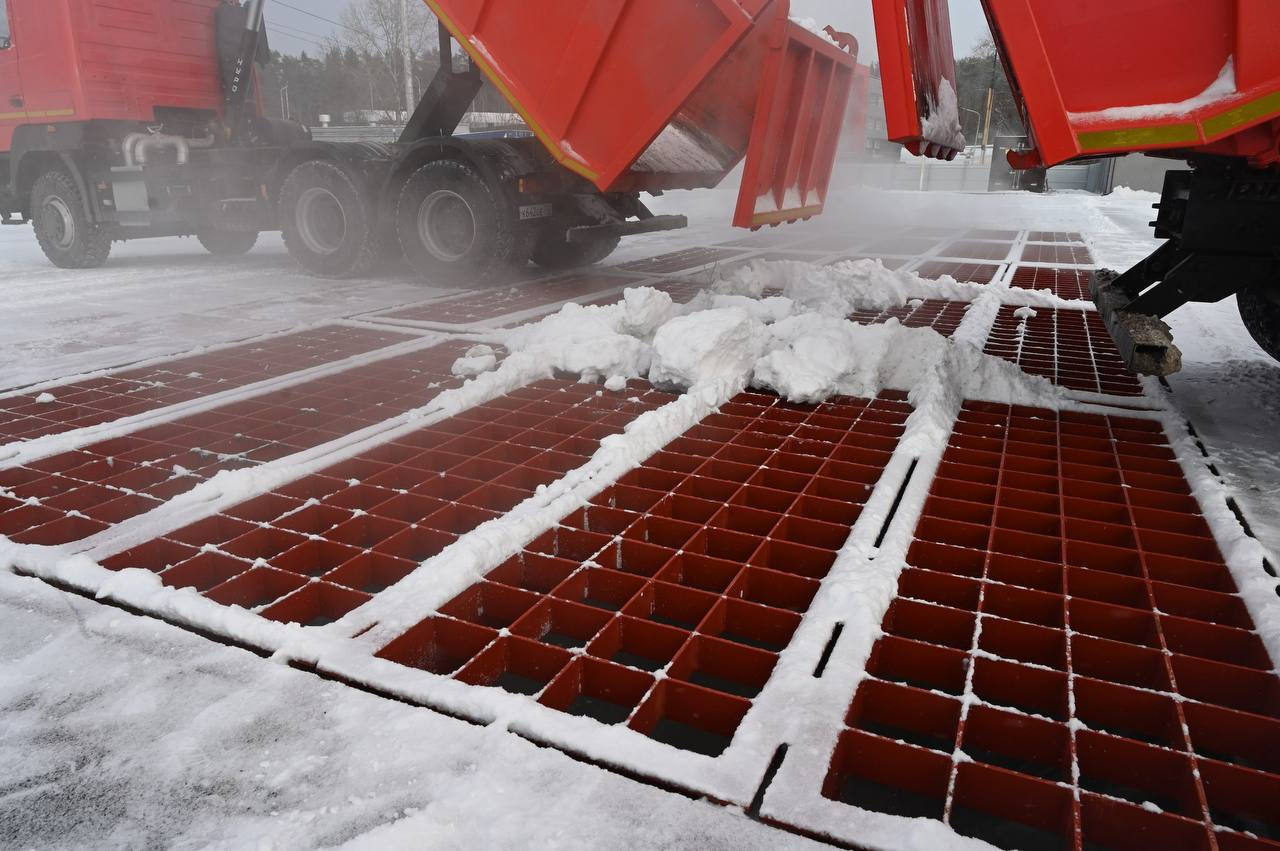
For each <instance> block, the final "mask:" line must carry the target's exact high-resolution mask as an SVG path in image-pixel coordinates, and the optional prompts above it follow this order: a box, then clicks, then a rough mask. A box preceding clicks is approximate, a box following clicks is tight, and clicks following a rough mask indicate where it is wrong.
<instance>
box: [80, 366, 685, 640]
mask: <svg viewBox="0 0 1280 851" xmlns="http://www.w3.org/2000/svg"><path fill="white" fill-rule="evenodd" d="M596 392H597V388H596V387H594V386H592V385H587V384H579V383H571V382H568V381H559V380H548V381H543V382H539V383H538V384H536V385H532V386H530V387H527V388H525V389H523V390H518V391H516V392H514V393H512V394H510V395H508V396H505V397H503V398H501V399H498V400H496V401H493V402H490V403H488V404H486V405H481V406H479V407H476V408H473V409H471V410H469V411H465V412H463V413H461V414H458V415H457V416H455V417H452V418H450V419H448V420H446V421H444V422H442V423H439V424H437V425H434V426H429V427H426V428H422V429H419V430H417V431H415V432H412V433H410V434H408V435H405V436H403V437H400V438H399V439H397V440H395V441H393V442H391V443H388V444H385V445H383V446H380V447H378V448H377V449H373V450H370V451H369V452H366V453H364V454H363V455H360V456H357V457H355V458H351V459H349V460H346V461H342V462H340V463H338V464H336V465H334V466H333V467H330V468H328V469H325V470H322V471H321V472H319V473H316V474H314V475H310V476H307V477H305V478H302V479H299V480H297V481H295V482H293V483H291V484H289V485H287V486H285V487H282V488H279V489H278V490H276V491H275V492H273V493H269V494H265V495H263V496H260V497H258V498H256V499H253V500H250V501H248V502H245V503H242V504H240V505H237V506H234V507H232V508H229V509H227V510H226V511H224V512H223V513H222V514H219V515H215V516H213V517H210V518H207V519H205V520H201V521H198V522H196V523H193V524H192V525H190V526H187V527H186V528H183V529H179V530H177V531H175V532H172V533H169V534H167V535H165V536H164V537H162V538H159V539H156V540H153V541H149V542H148V543H146V544H142V545H140V546H138V547H134V548H132V549H130V550H126V551H124V552H121V553H118V554H117V555H114V556H112V557H110V558H108V559H106V560H105V561H104V562H103V564H104V566H105V567H108V568H110V569H114V570H118V569H122V568H126V567H140V568H144V569H147V570H152V571H155V572H157V573H159V574H160V578H161V579H162V580H163V581H164V583H165V584H166V585H170V586H172V587H177V588H194V589H196V590H197V591H200V592H202V593H204V594H205V595H206V596H208V597H209V598H210V599H212V600H214V601H216V602H219V603H223V604H228V605H229V604H236V605H240V606H244V607H246V608H251V609H257V610H259V611H260V612H261V614H262V615H263V616H264V617H267V618H270V619H272V620H279V621H286V622H287V621H294V622H297V623H302V624H308V625H319V624H323V623H328V622H330V621H333V620H337V619H338V618H340V617H342V615H344V614H346V613H347V612H348V611H350V610H352V609H354V608H356V607H357V606H359V605H360V604H361V603H363V602H365V601H366V600H368V599H370V597H371V596H372V595H374V594H377V593H378V592H379V591H381V590H383V589H385V588H387V587H389V586H391V585H394V584H395V583H396V582H398V581H400V580H401V579H403V578H404V577H405V576H408V575H409V573H410V572H412V571H413V570H414V569H415V568H416V567H417V566H418V565H419V564H420V563H421V562H422V561H424V560H425V559H428V558H430V557H432V556H434V555H436V554H438V553H439V552H441V551H442V550H443V549H444V548H445V547H447V546H448V545H449V544H451V543H453V542H454V541H455V540H457V538H458V537H459V536H460V535H463V534H465V533H467V532H469V531H471V530H472V529H474V528H475V527H476V526H479V525H480V524H481V523H484V522H486V521H488V520H491V519H493V518H495V517H498V516H499V515H500V514H502V513H504V512H506V511H508V510H509V509H511V508H512V507H514V506H515V505H516V504H517V503H520V502H522V501H524V500H525V499H527V498H528V497H530V496H532V495H533V493H534V491H535V490H536V489H537V488H538V487H539V486H540V485H545V484H549V483H551V482H553V481H555V480H556V479H559V478H560V477H561V476H562V475H563V474H564V473H566V472H568V471H569V470H571V469H573V468H575V467H579V466H581V465H582V464H583V463H585V462H586V460H587V458H588V457H590V456H591V455H592V454H594V452H595V451H596V449H597V447H598V446H599V442H600V440H601V439H602V438H603V437H605V436H607V435H610V434H617V433H619V432H621V431H622V430H623V428H624V427H625V426H626V424H627V423H629V422H631V421H632V420H633V419H634V418H635V417H637V416H639V415H640V414H642V413H644V412H645V411H650V410H653V409H654V408H657V407H660V406H661V405H664V404H666V403H668V402H670V401H672V399H673V397H672V396H670V395H668V394H665V393H659V392H657V391H654V390H646V389H645V388H643V387H640V388H637V387H632V388H631V389H630V390H629V391H628V393H627V394H626V398H623V397H622V396H616V395H600V396H597V395H596Z"/></svg>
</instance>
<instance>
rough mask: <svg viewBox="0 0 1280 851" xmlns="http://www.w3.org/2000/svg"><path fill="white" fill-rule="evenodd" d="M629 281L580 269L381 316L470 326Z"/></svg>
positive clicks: (554, 303) (621, 285) (615, 286)
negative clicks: (560, 276) (573, 272)
mask: <svg viewBox="0 0 1280 851" xmlns="http://www.w3.org/2000/svg"><path fill="white" fill-rule="evenodd" d="M629 281H630V279H629V278H626V277H620V276H614V275H607V274H603V273H600V272H583V273H580V274H575V275H569V276H567V277H563V278H555V279H552V280H546V279H543V280H536V281H529V282H527V283H522V284H520V285H519V286H512V287H498V288H495V289H487V290H478V291H476V292H473V293H468V294H467V295H465V296H463V297H461V298H455V299H449V300H448V301H439V302H434V303H432V304H423V305H418V306H416V307H409V308H405V309H403V310H396V311H392V312H390V313H384V314H382V315H383V316H385V317H386V318H388V319H407V320H411V321H414V322H438V323H441V324H445V325H470V324H472V323H474V322H483V321H485V320H488V319H496V318H498V317H499V316H507V315H508V314H511V313H521V312H524V311H527V310H534V309H536V308H539V307H547V308H548V309H549V308H550V307H551V306H554V305H556V304H558V303H560V302H564V301H575V300H577V299H580V298H584V297H586V296H589V295H594V294H596V293H601V292H604V291H605V290H617V289H619V288H621V287H624V286H626V285H627V283H628V282H629Z"/></svg>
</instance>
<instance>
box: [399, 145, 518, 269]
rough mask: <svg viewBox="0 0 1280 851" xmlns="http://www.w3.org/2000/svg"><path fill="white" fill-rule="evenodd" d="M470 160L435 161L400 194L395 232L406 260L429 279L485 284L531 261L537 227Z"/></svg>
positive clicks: (406, 184)
mask: <svg viewBox="0 0 1280 851" xmlns="http://www.w3.org/2000/svg"><path fill="white" fill-rule="evenodd" d="M509 206H510V205H509V204H507V203H506V202H505V200H504V199H503V198H502V196H501V195H500V190H498V189H497V188H496V187H491V186H490V185H489V184H488V182H487V181H486V180H485V179H484V177H483V176H482V175H481V174H480V173H479V171H477V170H476V169H475V168H474V167H473V166H471V165H470V164H469V163H465V162H460V161H458V160H436V161H435V162H430V163H427V164H426V165H424V166H422V167H421V168H419V169H418V170H417V171H415V172H414V173H413V174H412V175H411V176H410V177H409V179H408V180H407V181H405V184H404V188H403V189H402V190H401V192H400V200H399V204H398V205H397V209H396V230H397V232H398V233H399V236H400V245H401V247H402V248H403V249H404V256H405V259H406V260H408V261H409V264H410V265H411V266H413V268H414V269H415V270H416V271H417V272H418V273H419V274H421V275H422V276H423V277H424V278H426V280H427V281H428V282H429V283H433V284H446V285H450V286H457V285H462V286H467V285H475V284H480V283H485V282H486V281H489V280H492V279H493V278H495V277H497V276H499V275H500V273H501V272H502V271H503V270H504V269H509V268H510V267H512V266H524V265H526V264H527V263H528V262H529V254H530V252H531V251H532V249H533V245H532V241H533V235H534V234H533V231H532V230H531V229H530V228H529V227H528V226H527V225H524V224H521V223H520V222H519V221H518V220H517V219H516V216H515V213H514V211H513V210H511V209H509Z"/></svg>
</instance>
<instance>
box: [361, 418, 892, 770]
mask: <svg viewBox="0 0 1280 851" xmlns="http://www.w3.org/2000/svg"><path fill="white" fill-rule="evenodd" d="M909 411H910V407H909V406H908V405H907V404H906V403H905V402H904V401H902V397H901V395H899V394H887V395H885V396H882V397H881V398H879V399H877V400H874V401H867V400H857V399H835V400H832V401H829V402H827V403H825V404H822V405H819V406H812V407H804V406H793V405H788V404H785V403H782V402H780V401H779V399H778V398H777V397H775V396H769V395H764V394H756V393H746V394H742V395H740V396H738V397H737V398H735V399H734V400H733V401H732V402H730V403H728V404H726V405H725V406H723V408H722V409H721V410H720V412H719V413H716V414H713V415H711V416H709V417H707V418H706V419H705V420H704V421H703V422H702V423H701V424H700V425H698V426H695V427H694V428H693V429H691V430H689V431H688V432H686V433H685V434H684V435H683V436H682V437H680V438H678V439H676V440H675V441H673V442H672V443H670V444H669V445H668V446H667V447H666V448H665V449H664V450H663V451H661V452H659V453H658V454H656V455H654V456H653V457H651V458H650V459H649V460H648V461H646V462H645V464H644V465H643V466H641V467H640V468H638V469H636V470H634V471H632V472H631V473H629V474H627V475H626V476H624V477H623V478H622V479H620V480H619V481H618V482H617V483H616V484H615V485H614V486H612V487H610V488H607V489H606V490H605V491H604V492H602V493H601V494H600V495H599V496H597V497H596V498H595V499H593V500H592V501H591V503H590V504H589V505H588V506H587V507H586V508H584V509H580V510H578V511H576V512H574V513H573V514H570V515H569V516H568V517H565V518H563V519H562V520H561V522H560V524H559V525H558V526H557V527H556V528H554V529H552V530H550V531H548V532H546V533H545V534H543V535H542V536H540V537H539V538H537V539H535V540H534V541H533V542H532V543H530V544H529V546H528V547H526V548H525V549H524V551H523V552H521V553H520V554H519V555H517V556H516V557H514V558H512V559H510V560H509V561H507V562H505V563H504V564H502V565H500V566H499V567H497V568H496V569H494V570H493V571H492V572H490V573H489V575H488V576H487V577H486V578H485V580H484V581H482V582H480V583H479V584H477V585H474V586H472V587H471V588H470V589H468V590H467V591H465V592H463V593H462V594H461V595H459V596H458V597H456V598H455V599H453V600H452V601H450V602H449V603H447V604H445V605H444V606H442V607H441V608H440V610H439V613H438V614H437V615H436V616H434V617H432V618H429V619H427V620H425V621H423V622H422V623H420V624H418V625H417V626H415V627H413V628H412V629H411V630H409V631H408V632H406V633H404V634H403V635H401V636H400V637H399V638H397V639H395V640H394V641H392V642H391V643H390V644H388V645H387V646H386V647H384V648H383V649H382V650H381V651H379V653H378V655H379V656H381V657H383V658H385V659H389V660H392V661H395V662H399V663H401V664H405V665H410V666H414V667H418V668H423V669H426V670H428V671H431V672H433V673H436V674H442V675H452V676H453V677H455V678H456V679H458V680H461V681H463V682H467V683H470V684H473V685H485V686H497V687H500V688H503V689H506V690H507V691H512V692H517V693H522V694H528V695H531V696H536V697H537V699H538V701H539V702H540V703H542V704H543V705H544V706H548V707H551V708H553V709H557V710H560V711H562V712H568V713H570V714H574V715H583V716H588V717H591V718H594V719H596V720H597V721H600V722H602V723H606V724H624V723H625V724H627V725H628V726H630V727H631V728H633V729H636V730H639V731H640V732H642V733H644V734H646V735H648V736H650V737H652V738H654V739H656V740H658V741H661V742H665V743H667V744H670V745H672V746H674V747H677V748H682V749H685V750H691V751H696V752H699V753H704V754H707V755H712V756H714V755H717V754H719V753H720V752H721V751H723V750H724V748H725V747H727V746H728V744H729V742H730V740H731V739H732V738H733V735H734V732H735V731H736V730H737V728H738V725H739V723H740V722H741V720H742V718H743V716H744V715H745V714H746V712H747V710H748V709H749V708H750V707H751V700H752V698H754V697H755V696H756V694H757V693H759V691H760V690H761V689H762V688H763V687H764V684H765V682H766V681H767V680H768V679H769V677H770V675H771V673H772V671H773V668H774V665H775V664H776V662H777V658H778V656H777V654H778V653H779V652H781V651H782V650H783V649H784V648H785V647H786V646H787V644H788V643H789V642H790V639H791V635H792V633H793V632H794V631H795V629H796V628H797V626H798V625H799V623H800V615H801V613H803V612H804V611H805V610H806V609H807V608H808V606H809V603H810V601H811V600H812V599H813V596H814V595H815V594H816V593H817V590H818V585H819V580H821V579H822V577H824V576H825V575H826V574H827V572H828V570H829V569H830V567H831V565H832V564H833V563H834V561H835V558H836V551H837V550H838V549H839V548H840V547H841V546H842V545H843V543H844V541H845V539H846V537H847V536H848V534H849V527H850V526H851V525H852V524H853V522H854V521H855V520H856V519H857V517H858V514H859V512H860V511H861V507H862V504H863V503H864V502H865V500H866V498H867V496H868V495H869V494H870V492H871V489H872V488H873V486H874V485H875V483H876V482H877V481H878V480H879V478H880V475H881V472H882V471H883V468H884V465H885V464H886V463H887V462H888V460H889V458H890V456H891V454H892V452H893V449H894V447H895V446H896V445H897V441H898V437H899V435H900V434H901V433H902V430H903V423H904V422H905V420H906V417H907V415H908V413H909ZM659 671H662V672H664V674H663V675H661V676H655V673H656V672H659Z"/></svg>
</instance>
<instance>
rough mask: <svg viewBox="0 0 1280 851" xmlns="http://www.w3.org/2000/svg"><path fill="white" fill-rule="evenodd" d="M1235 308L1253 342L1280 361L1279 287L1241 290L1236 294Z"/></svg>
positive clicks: (1256, 287)
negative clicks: (1237, 309)
mask: <svg viewBox="0 0 1280 851" xmlns="http://www.w3.org/2000/svg"><path fill="white" fill-rule="evenodd" d="M1236 307H1237V308H1239V310H1240V319H1241V320H1242V321H1243V322H1244V327H1245V328H1247V329H1248V330H1249V334H1250V336H1252V337H1253V339H1254V342H1256V343H1257V344H1258V345H1259V346H1261V347H1262V350H1263V351H1264V352H1266V353H1267V354H1269V355H1271V357H1273V358H1275V359H1276V360H1280V286H1270V287H1259V286H1254V287H1249V288H1247V289H1243V290H1241V291H1240V292H1238V293H1236Z"/></svg>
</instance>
